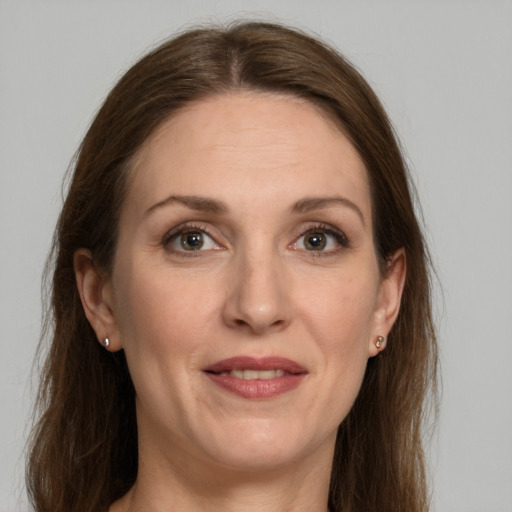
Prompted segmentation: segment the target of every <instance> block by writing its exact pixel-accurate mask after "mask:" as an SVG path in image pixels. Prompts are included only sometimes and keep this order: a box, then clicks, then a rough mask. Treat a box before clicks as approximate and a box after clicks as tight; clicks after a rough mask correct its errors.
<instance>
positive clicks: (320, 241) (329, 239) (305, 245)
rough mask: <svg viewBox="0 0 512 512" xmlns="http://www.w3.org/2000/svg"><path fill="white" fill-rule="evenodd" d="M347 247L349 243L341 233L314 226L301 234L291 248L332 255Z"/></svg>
mask: <svg viewBox="0 0 512 512" xmlns="http://www.w3.org/2000/svg"><path fill="white" fill-rule="evenodd" d="M348 245H349V241H348V239H347V237H346V235H345V234H344V233H343V232H342V231H336V230H334V229H332V228H328V227H323V226H315V227H313V228H310V229H308V230H307V231H305V232H303V233H302V234H301V235H300V237H299V238H298V239H297V241H296V242H295V243H294V244H293V246H292V248H293V249H298V250H302V251H315V252H327V253H334V252H337V251H338V250H340V249H341V248H346V247H348Z"/></svg>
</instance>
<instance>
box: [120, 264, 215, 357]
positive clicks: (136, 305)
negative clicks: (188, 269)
mask: <svg viewBox="0 0 512 512" xmlns="http://www.w3.org/2000/svg"><path fill="white" fill-rule="evenodd" d="M141 268H144V267H142V266H139V269H138V272H135V268H133V269H131V272H130V271H129V272H125V273H124V275H127V276H130V277H129V278H128V279H125V280H122V282H121V283H120V286H119V289H118V293H117V296H118V298H119V300H117V301H116V303H117V305H118V311H117V312H116V314H117V317H118V319H119V329H120V334H121V339H122V342H123V346H124V348H125V350H126V351H127V352H128V353H131V355H132V359H134V357H133V356H134V355H136V356H137V357H138V358H141V359H143V358H148V356H149V357H150V358H153V359H155V360H161V359H162V358H166V359H169V356H170V355H172V354H177V353H179V352H182V351H190V350H193V343H194V341H193V340H194V339H201V337H202V336H201V335H202V334H204V333H205V332H206V331H207V325H208V322H207V321H206V318H205V317H206V316H207V315H208V312H207V310H208V307H209V304H208V303H205V301H204V300H203V298H204V296H205V290H204V289H200V288H199V287H195V286H193V284H191V283H184V282H182V281H180V280H177V279H175V278H173V277H172V276H167V275H166V273H165V272H160V271H155V269H152V268H151V267H149V268H148V269H147V270H146V271H144V272H143V271H141ZM203 339H204V338H203Z"/></svg>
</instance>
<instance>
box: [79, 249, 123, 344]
mask: <svg viewBox="0 0 512 512" xmlns="http://www.w3.org/2000/svg"><path fill="white" fill-rule="evenodd" d="M73 264H74V269H75V277H76V284H77V287H78V293H79V294H80V300H81V301H82V307H83V308H84V312H85V316H86V317H87V320H89V323H90V324H91V326H92V328H93V329H94V332H95V333H96V337H97V338H98V341H99V342H100V343H101V345H102V346H104V342H105V338H108V339H109V345H108V350H109V351H112V352H115V351H117V350H119V349H121V348H122V345H121V340H120V336H119V330H118V328H117V322H116V319H115V316H114V312H113V309H112V306H113V293H112V285H111V281H110V279H109V278H107V276H106V275H105V274H104V273H102V272H101V271H100V270H99V269H98V268H97V267H96V266H95V265H94V260H93V257H92V253H91V251H89V250H88V249H78V250H77V251H76V252H75V254H74V258H73Z"/></svg>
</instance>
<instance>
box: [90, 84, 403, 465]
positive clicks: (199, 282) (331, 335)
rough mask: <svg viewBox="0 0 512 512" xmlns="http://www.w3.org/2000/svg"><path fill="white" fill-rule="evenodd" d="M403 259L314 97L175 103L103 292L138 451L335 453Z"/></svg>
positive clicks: (141, 161) (384, 329)
mask: <svg viewBox="0 0 512 512" xmlns="http://www.w3.org/2000/svg"><path fill="white" fill-rule="evenodd" d="M401 259H402V260H403V258H401ZM398 267H399V268H400V269H402V270H399V272H398V274H397V272H391V273H390V277H387V278H386V279H383V278H382V276H381V275H380V273H379V267H378V264H377V259H376V254H375V248H374V244H373V234H372V216H371V200H370V192H369V184H368V178H367V173H366V170H365V167H364V165H363V162H362V161H361V159H360V158H359V156H358V154H357V152H356V151H355V149H354V148H353V146H352V144H351V143H350V142H349V140H348V139H347V138H346V137H345V136H344V135H343V134H342V133H341V132H340V130H339V129H338V128H337V127H336V126H335V125H334V123H333V122H332V121H330V120H329V119H328V118H327V117H326V116H325V115H323V114H322V113H321V112H320V111H319V110H318V109H317V108H316V107H314V106H312V105H311V104H309V103H307V102H304V101H302V100H299V99H295V98H291V97H287V96H278V95H263V94H256V93H233V94H228V95H219V96H215V97H212V98H210V99H207V100H203V101H199V102H196V103H194V104H192V105H191V106H189V107H188V108H185V109H184V110H181V111H180V112H179V113H178V114H176V115H175V116H174V117H172V118H171V119H169V120H168V121H167V122H166V123H165V124H164V125H163V126H161V128H160V129H159V130H158V131H157V132H156V133H155V134H153V135H152V136H151V137H150V139H149V140H148V141H147V143H146V144H145V145H144V147H143V148H142V150H141V152H140V154H139V157H138V159H137V161H136V163H135V166H134V168H133V170H132V172H131V174H130V178H129V187H128V191H127V197H126V200H125V202H124V206H123V209H122V212H121V217H120V224H119V238H118V245H117V250H116V256H115V261H114V270H113V274H112V276H111V278H110V280H109V281H108V282H107V284H106V285H105V286H104V289H103V294H102V296H103V298H104V300H105V303H106V304H107V305H108V308H109V311H110V312H111V317H110V318H109V319H108V320H105V321H104V322H103V324H102V328H104V329H107V331H108V334H109V337H110V339H111V348H114V349H115V348H121V347H122V348H124V350H125V352H126V357H127V360H128V365H129V369H130V373H131V376H132V378H133V382H134V385H135V389H136V396H137V398H136V400H137V401H136V404H137V420H138V428H139V443H140V449H141V453H142V454H144V453H146V454H148V455H147V456H148V457H150V456H151V457H158V456H161V457H164V458H166V459H169V458H170V457H169V456H170V455H172V458H173V459H172V460H174V461H181V462H182V463H184V461H186V464H188V465H193V463H194V461H197V462H200V463H201V464H203V465H204V464H210V465H211V464H213V465H218V466H223V467H224V468H235V469H244V468H245V469H250V470H254V469H258V468H268V467H270V466H283V465H287V464H291V463H296V462H299V461H304V460H314V459H315V458H318V457H319V456H320V457H323V458H328V457H330V456H331V454H332V451H333V447H334V441H335V437H336V431H337V428H338V425H339V424H340V423H341V422H342V420H343V419H344V417H345V416H346V415H347V413H348V411H349V409H350V408H351V406H352V404H353V402H354V400H355V398H356V395H357V393H358V390H359V387H360V385H361V381H362V379H363V375H364V372H365V367H366V363H367V360H368V357H371V356H374V355H375V354H376V353H377V350H378V349H377V348H376V347H375V344H374V343H375V339H376V337H377V336H379V335H384V336H385V335H387V333H388V331H389V329H390V328H391V324H392V322H393V320H394V317H395V315H396V311H397V307H398V302H399V295H400V289H401V279H402V277H401V275H403V262H401V263H400V262H399V263H398ZM395 274H397V276H398V277H397V276H396V275H395ZM99 330H101V329H99ZM149 454H151V455H149Z"/></svg>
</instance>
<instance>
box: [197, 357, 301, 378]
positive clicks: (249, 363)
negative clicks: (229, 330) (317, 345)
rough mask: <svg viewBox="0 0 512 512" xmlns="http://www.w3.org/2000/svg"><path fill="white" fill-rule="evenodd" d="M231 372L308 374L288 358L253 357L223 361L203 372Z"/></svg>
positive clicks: (231, 358)
mask: <svg viewBox="0 0 512 512" xmlns="http://www.w3.org/2000/svg"><path fill="white" fill-rule="evenodd" d="M231 370H283V371H284V372H286V373H292V374H303V373H308V371H307V370H306V368H304V367H303V366H301V365H300V364H298V363H296V362H295V361H292V360H291V359H287V358H286V357H278V356H270V357H251V356H238V357H230V358H229V359H223V360H222V361H218V362H216V363H214V364H212V365H210V366H207V367H206V368H203V371H205V372H210V373H221V372H230V371H231Z"/></svg>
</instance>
